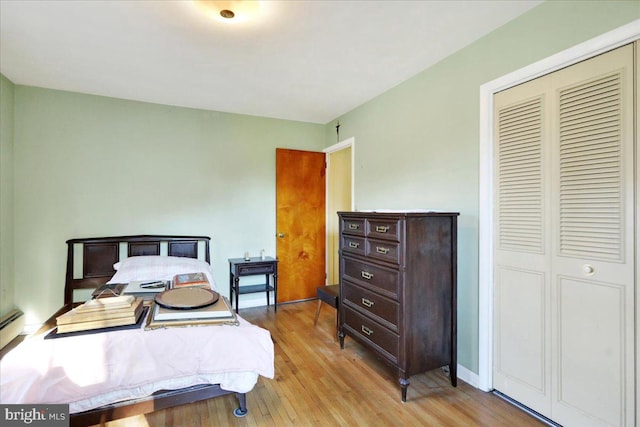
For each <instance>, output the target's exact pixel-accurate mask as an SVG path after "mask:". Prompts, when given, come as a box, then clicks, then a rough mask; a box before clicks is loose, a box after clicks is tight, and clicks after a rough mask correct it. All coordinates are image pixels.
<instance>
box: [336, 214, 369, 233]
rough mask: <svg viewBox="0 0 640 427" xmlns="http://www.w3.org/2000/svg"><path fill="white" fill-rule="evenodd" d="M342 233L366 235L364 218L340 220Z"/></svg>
mask: <svg viewBox="0 0 640 427" xmlns="http://www.w3.org/2000/svg"><path fill="white" fill-rule="evenodd" d="M340 233H341V234H353V235H356V236H364V234H365V228H364V218H342V221H341V222H340Z"/></svg>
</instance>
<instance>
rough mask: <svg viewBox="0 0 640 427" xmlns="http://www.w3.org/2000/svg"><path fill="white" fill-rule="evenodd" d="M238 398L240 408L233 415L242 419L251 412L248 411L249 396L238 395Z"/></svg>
mask: <svg viewBox="0 0 640 427" xmlns="http://www.w3.org/2000/svg"><path fill="white" fill-rule="evenodd" d="M236 396H238V404H239V405H240V406H239V407H237V408H236V409H234V410H233V415H235V416H236V417H238V418H241V417H244V416H246V415H247V412H249V411H248V410H247V395H246V394H245V393H238V394H236Z"/></svg>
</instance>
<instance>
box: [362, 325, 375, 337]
mask: <svg viewBox="0 0 640 427" xmlns="http://www.w3.org/2000/svg"><path fill="white" fill-rule="evenodd" d="M360 330H362V332H363V333H365V334H367V335H371V334H373V330H372V329H369V328H367V327H366V326H364V325H362V328H360Z"/></svg>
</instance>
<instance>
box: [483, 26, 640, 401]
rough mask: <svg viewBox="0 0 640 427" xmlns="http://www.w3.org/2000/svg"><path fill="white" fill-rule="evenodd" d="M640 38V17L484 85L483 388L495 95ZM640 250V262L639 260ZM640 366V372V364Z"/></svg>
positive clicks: (488, 373) (489, 314)
mask: <svg viewBox="0 0 640 427" xmlns="http://www.w3.org/2000/svg"><path fill="white" fill-rule="evenodd" d="M638 39H640V19H639V20H635V21H632V22H630V23H629V24H627V25H624V26H622V27H619V28H617V29H615V30H612V31H609V32H607V33H604V34H602V35H600V36H598V37H595V38H593V39H591V40H588V41H586V42H583V43H581V44H579V45H576V46H574V47H572V48H569V49H566V50H564V51H562V52H559V53H557V54H555V55H552V56H550V57H548V58H545V59H542V60H540V61H538V62H535V63H533V64H531V65H528V66H526V67H524V68H521V69H519V70H516V71H514V72H512V73H509V74H507V75H504V76H502V77H499V78H497V79H495V80H492V81H490V82H488V83H485V84H483V85H482V86H480V165H479V167H480V188H479V193H480V218H479V234H480V235H479V249H480V250H479V253H480V255H479V258H480V259H479V289H478V291H479V309H478V311H479V316H478V333H479V337H478V345H479V350H478V353H479V354H478V381H477V387H478V388H479V389H481V390H483V391H491V390H493V283H494V277H493V262H494V261H493V247H494V241H493V235H494V229H493V228H494V227H493V224H494V215H493V203H494V199H493V182H494V177H493V169H494V152H493V138H494V135H493V125H494V112H493V95H494V94H495V93H497V92H499V91H502V90H505V89H508V88H510V87H513V86H516V85H518V84H520V83H524V82H526V81H529V80H533V79H535V78H537V77H540V76H543V75H545V74H549V73H551V72H554V71H556V70H559V69H561V68H564V67H567V66H570V65H572V64H575V63H577V62H580V61H583V60H585V59H589V58H592V57H594V56H597V55H599V54H601V53H604V52H607V51H609V50H612V49H615V48H617V47H620V46H622V45H625V44H628V43H631V42H634V41H635V40H638ZM637 256H638V255H637V254H636V262H638V261H637ZM638 294H640V292H639V293H638ZM636 299H637V301H636V303H637V306H640V295H636ZM636 322H637V323H636V346H638V348H637V350H638V353H640V344H639V341H640V337H638V333H639V331H640V319H637V320H636ZM637 371H638V372H640V370H637ZM638 394H639V395H640V393H638ZM636 397H638V396H636Z"/></svg>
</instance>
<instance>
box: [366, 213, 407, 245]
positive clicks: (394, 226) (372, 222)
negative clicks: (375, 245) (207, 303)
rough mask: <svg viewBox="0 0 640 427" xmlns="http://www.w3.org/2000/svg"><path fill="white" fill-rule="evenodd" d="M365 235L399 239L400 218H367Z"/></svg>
mask: <svg viewBox="0 0 640 427" xmlns="http://www.w3.org/2000/svg"><path fill="white" fill-rule="evenodd" d="M367 237H372V238H374V239H384V240H393V241H395V242H399V241H400V220H398V219H383V218H380V219H368V220H367Z"/></svg>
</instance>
